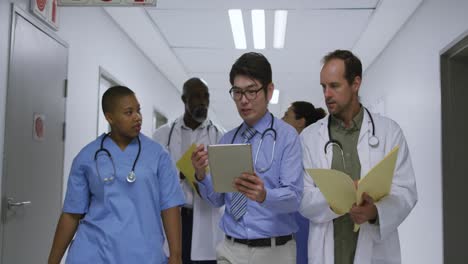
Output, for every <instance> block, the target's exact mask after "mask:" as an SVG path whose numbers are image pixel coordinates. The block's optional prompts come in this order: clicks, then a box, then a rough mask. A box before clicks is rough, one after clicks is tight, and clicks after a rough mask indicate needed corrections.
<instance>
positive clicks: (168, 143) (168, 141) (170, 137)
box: [166, 120, 218, 149]
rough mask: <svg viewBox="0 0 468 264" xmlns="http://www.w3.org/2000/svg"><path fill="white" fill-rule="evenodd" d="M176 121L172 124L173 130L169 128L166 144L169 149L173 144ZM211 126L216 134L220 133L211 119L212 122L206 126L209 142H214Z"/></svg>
mask: <svg viewBox="0 0 468 264" xmlns="http://www.w3.org/2000/svg"><path fill="white" fill-rule="evenodd" d="M176 123H177V121H174V123H172V125H171V130H169V137H168V138H167V145H166V148H167V149H169V146H170V145H171V139H172V133H173V132H174V128H175V125H176ZM210 127H214V129H215V132H216V135H218V128H217V127H216V126H215V125H213V122H211V120H210V123H209V124H208V125H207V126H206V133H207V134H208V141H209V143H212V141H211V138H210ZM215 143H217V142H215Z"/></svg>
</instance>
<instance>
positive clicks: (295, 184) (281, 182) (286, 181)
mask: <svg viewBox="0 0 468 264" xmlns="http://www.w3.org/2000/svg"><path fill="white" fill-rule="evenodd" d="M271 121H272V115H271V114H270V113H269V112H267V113H266V114H265V115H264V116H263V117H262V119H260V120H259V121H258V122H257V124H255V126H254V128H255V130H257V134H256V135H255V136H254V137H253V138H252V139H251V140H250V143H251V144H252V157H253V159H254V160H255V155H256V153H257V149H258V148H259V147H260V140H261V138H262V133H263V132H264V131H265V130H267V129H268V128H270V126H271ZM246 128H247V125H246V124H245V123H243V124H242V126H241V128H240V130H239V132H238V133H237V135H236V138H235V139H234V143H242V142H243V140H244V139H243V138H242V136H241V135H242V132H243V131H244V130H245V129H246ZM273 128H274V129H275V130H276V133H277V135H276V149H275V151H274V153H273V163H272V166H271V168H270V169H269V170H267V171H266V172H263V173H261V172H258V171H257V169H255V171H256V174H257V175H258V176H259V177H260V178H262V180H263V182H264V185H265V189H266V198H265V201H264V202H263V203H258V202H256V201H252V200H250V199H248V200H247V212H246V213H245V215H244V216H243V217H242V218H241V219H240V220H239V221H236V220H235V219H234V217H233V216H232V214H231V212H230V208H231V200H232V195H233V193H216V192H214V190H213V184H212V182H211V176H210V175H207V177H206V178H205V179H204V180H203V181H201V182H200V184H199V190H200V193H201V195H202V196H203V198H205V199H207V200H209V201H210V202H211V203H212V204H213V205H214V206H218V207H219V206H222V205H226V209H225V212H224V215H223V217H222V219H221V222H220V228H221V229H222V230H223V231H224V233H225V234H226V235H229V236H231V237H235V238H241V239H256V238H268V237H275V236H283V235H289V234H292V233H294V232H296V231H297V224H296V220H295V212H296V211H297V210H298V208H299V204H300V201H301V197H302V191H303V187H304V183H303V178H302V177H303V167H302V149H301V144H300V140H299V136H298V135H297V132H296V130H294V128H292V127H291V126H290V125H288V124H286V123H285V122H284V121H282V120H280V119H278V118H274V124H273ZM236 130H237V128H236V129H233V130H231V131H229V132H228V133H226V134H225V135H224V136H223V137H222V138H221V140H220V142H219V143H220V144H230V143H231V142H232V140H233V137H234V134H235V132H236ZM273 135H274V134H273V133H272V132H271V131H270V132H267V133H266V134H265V136H264V140H263V144H262V146H261V148H260V151H259V154H258V159H257V163H256V164H255V166H254V167H256V168H265V167H268V166H269V164H270V160H271V155H272V150H273V140H274V137H273Z"/></svg>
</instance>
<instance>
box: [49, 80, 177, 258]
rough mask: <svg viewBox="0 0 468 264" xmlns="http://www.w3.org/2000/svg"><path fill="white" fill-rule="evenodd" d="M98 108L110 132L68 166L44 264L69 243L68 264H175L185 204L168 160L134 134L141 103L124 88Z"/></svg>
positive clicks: (109, 95) (107, 94)
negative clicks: (167, 252)
mask: <svg viewBox="0 0 468 264" xmlns="http://www.w3.org/2000/svg"><path fill="white" fill-rule="evenodd" d="M102 108H103V112H104V114H105V116H106V119H107V121H108V122H109V125H110V127H111V132H110V133H108V134H103V135H101V136H100V137H98V138H97V139H96V140H94V141H93V142H91V143H89V144H88V145H87V146H85V147H84V148H83V149H82V150H81V151H80V153H79V154H78V155H77V156H76V157H75V159H74V161H73V165H72V168H71V171H70V176H69V178H68V187H67V193H66V197H65V201H64V205H63V212H62V214H61V216H60V219H59V222H58V225H57V230H56V233H55V237H54V242H53V245H52V249H51V252H50V256H49V264H58V263H60V261H61V259H62V257H63V254H64V252H65V250H66V249H67V247H68V246H69V245H70V248H69V251H68V256H67V259H66V263H69V264H74V263H93V264H94V263H113V264H114V263H115V264H118V263H122V264H123V263H125V264H128V263H148V264H162V263H170V264H173V263H174V264H175V263H179V264H180V263H181V244H180V243H181V242H180V236H181V226H180V213H179V208H178V207H179V206H181V205H183V204H184V202H185V199H184V196H183V193H182V190H181V189H180V186H179V182H178V181H177V179H178V175H177V172H176V169H175V167H174V165H173V163H172V161H171V158H170V156H169V154H168V153H167V151H165V150H164V149H163V147H162V146H161V145H159V144H157V143H155V142H154V141H152V140H151V139H149V138H148V137H146V136H145V135H143V134H142V133H140V130H141V122H142V117H141V113H140V104H139V103H138V100H137V98H136V96H135V94H134V93H133V91H131V90H130V89H129V88H127V87H124V86H114V87H111V88H109V89H108V90H107V91H106V92H105V93H104V95H103V98H102ZM163 229H164V230H163ZM163 232H165V234H166V237H167V239H168V242H169V250H170V256H169V258H167V257H166V256H165V254H164V252H163V242H164V234H163ZM74 236H75V238H74V240H73V242H72V243H71V244H70V242H71V240H72V239H73V237H74Z"/></svg>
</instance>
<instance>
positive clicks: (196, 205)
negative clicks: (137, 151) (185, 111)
mask: <svg viewBox="0 0 468 264" xmlns="http://www.w3.org/2000/svg"><path fill="white" fill-rule="evenodd" d="M174 122H175V126H174V129H173V131H172V135H171V142H170V145H169V152H170V154H171V157H172V159H173V160H174V163H175V162H177V161H178V160H179V159H180V158H181V157H182V155H183V154H184V153H185V151H187V149H182V148H183V146H182V136H181V133H182V132H181V130H182V125H183V123H184V122H183V117H180V118H178V119H176V120H175V121H174ZM173 124H174V123H169V124H167V125H165V126H162V127H161V128H159V129H158V130H156V132H155V133H154V134H153V139H154V140H155V141H157V142H159V143H160V144H161V145H163V146H164V147H166V148H167V144H168V141H169V133H170V130H171V127H172V125H173ZM197 129H200V131H199V136H198V137H197V138H195V139H193V140H194V141H195V142H193V143H196V144H197V145H198V144H204V145H205V146H206V145H209V144H217V143H218V141H219V139H221V137H222V136H223V131H221V130H219V129H218V128H217V127H215V125H213V124H212V122H211V121H209V120H205V121H204V122H203V123H202V124H201V125H200V126H199V127H198V128H197ZM208 133H209V134H208ZM189 146H190V145H189ZM189 146H186V147H187V148H188V147H189ZM181 187H182V189H183V191H184V194H185V197H186V206H187V207H193V231H192V252H191V258H192V260H214V259H216V246H217V245H218V243H219V242H221V241H222V239H223V232H222V231H221V229H219V220H220V218H221V216H222V213H223V211H224V207H222V208H215V207H212V206H211V205H210V204H209V203H208V202H207V201H205V200H203V199H202V198H201V197H200V196H199V195H198V194H196V193H194V191H193V189H192V188H191V187H190V185H189V184H188V183H187V182H186V181H181ZM165 248H166V254H167V253H168V252H167V243H166V246H165Z"/></svg>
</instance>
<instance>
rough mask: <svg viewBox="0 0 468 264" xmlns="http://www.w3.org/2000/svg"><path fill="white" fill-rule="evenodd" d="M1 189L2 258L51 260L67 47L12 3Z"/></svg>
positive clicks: (60, 175) (26, 263)
mask: <svg viewBox="0 0 468 264" xmlns="http://www.w3.org/2000/svg"><path fill="white" fill-rule="evenodd" d="M12 17H13V18H12V30H11V47H10V64H9V74H8V90H7V103H6V120H5V149H4V158H5V159H4V171H3V184H2V186H3V188H2V209H1V210H2V211H1V213H2V252H1V259H2V263H4V264H10V263H21V264H29V263H47V256H48V253H49V250H50V245H51V242H52V239H53V234H54V232H55V226H56V223H57V220H58V216H59V214H60V211H61V203H62V202H61V201H62V181H63V155H64V134H63V133H64V132H63V131H64V125H65V123H64V122H65V93H64V89H65V88H64V87H65V81H66V78H67V56H68V48H67V46H66V45H65V44H64V43H63V42H61V41H59V40H57V39H56V38H54V37H53V34H52V33H50V32H49V31H48V30H47V29H44V28H43V27H42V26H40V25H39V24H38V23H37V22H36V21H35V19H34V18H31V17H30V15H28V14H27V13H25V12H23V11H21V10H20V9H18V8H13V15H12Z"/></svg>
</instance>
